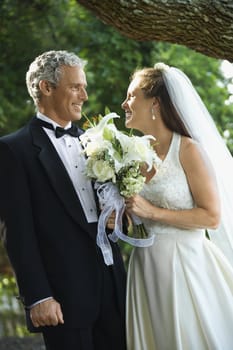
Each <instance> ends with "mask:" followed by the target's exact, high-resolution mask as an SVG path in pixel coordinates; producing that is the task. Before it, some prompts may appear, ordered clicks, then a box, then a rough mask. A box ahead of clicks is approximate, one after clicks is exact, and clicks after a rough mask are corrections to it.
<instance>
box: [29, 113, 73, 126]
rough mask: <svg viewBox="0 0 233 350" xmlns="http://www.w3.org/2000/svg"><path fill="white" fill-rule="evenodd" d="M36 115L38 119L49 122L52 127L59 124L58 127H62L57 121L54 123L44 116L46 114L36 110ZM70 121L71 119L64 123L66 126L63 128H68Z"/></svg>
mask: <svg viewBox="0 0 233 350" xmlns="http://www.w3.org/2000/svg"><path fill="white" fill-rule="evenodd" d="M36 117H37V118H38V119H41V120H44V121H45V122H47V123H50V124H52V125H53V127H54V129H56V127H57V126H59V127H60V128H62V126H61V125H59V124H58V123H56V122H55V121H54V120H53V119H51V118H49V117H46V115H44V114H42V113H41V112H39V111H37V113H36ZM71 125H72V123H71V121H70V122H69V123H68V124H67V125H66V127H65V128H64V129H69V128H70V127H71Z"/></svg>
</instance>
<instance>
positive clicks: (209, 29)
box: [77, 0, 233, 61]
mask: <svg viewBox="0 0 233 350" xmlns="http://www.w3.org/2000/svg"><path fill="white" fill-rule="evenodd" d="M77 2H78V3H80V4H81V5H83V6H84V7H86V8H87V9H89V10H91V11H92V12H93V13H94V14H95V15H96V16H97V17H99V18H100V19H101V20H102V21H103V22H104V23H106V24H108V25H112V26H113V27H115V28H116V29H117V30H118V31H119V32H120V33H121V34H123V35H124V36H126V37H129V38H131V39H134V40H138V41H165V42H169V43H175V44H179V45H184V46H187V47H189V48H191V49H193V50H195V51H198V52H200V53H202V54H204V55H207V56H210V57H215V58H220V59H227V60H229V61H233V49H232V39H233V0H212V1H211V0H128V1H127V0H77Z"/></svg>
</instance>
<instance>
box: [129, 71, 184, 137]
mask: <svg viewBox="0 0 233 350" xmlns="http://www.w3.org/2000/svg"><path fill="white" fill-rule="evenodd" d="M135 77H140V78H141V81H140V84H139V87H140V88H141V89H142V90H143V93H144V96H145V98H151V97H156V98H157V99H158V101H159V105H160V114H161V117H162V119H163V122H164V124H165V125H166V127H167V128H168V129H169V130H171V131H174V132H177V133H178V134H180V135H183V136H188V137H190V135H189V133H188V131H187V129H186V128H185V126H184V124H183V122H182V120H181V119H180V117H179V114H178V113H177V111H176V109H175V107H174V105H173V103H172V102H171V99H170V96H169V94H168V92H167V88H166V86H165V83H164V80H163V76H162V72H161V71H160V70H157V69H155V68H143V69H140V70H136V71H135V72H134V73H133V75H132V77H131V80H133V79H134V78H135Z"/></svg>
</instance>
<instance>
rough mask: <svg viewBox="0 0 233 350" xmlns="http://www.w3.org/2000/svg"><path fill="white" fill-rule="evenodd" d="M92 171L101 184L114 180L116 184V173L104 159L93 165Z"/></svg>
mask: <svg viewBox="0 0 233 350" xmlns="http://www.w3.org/2000/svg"><path fill="white" fill-rule="evenodd" d="M92 171H93V174H94V176H95V178H96V179H97V180H98V181H100V182H105V181H107V180H112V181H113V182H115V173H114V170H113V168H112V167H111V166H110V165H109V164H108V163H107V162H106V161H104V160H102V159H100V160H97V161H95V162H94V163H93V165H92Z"/></svg>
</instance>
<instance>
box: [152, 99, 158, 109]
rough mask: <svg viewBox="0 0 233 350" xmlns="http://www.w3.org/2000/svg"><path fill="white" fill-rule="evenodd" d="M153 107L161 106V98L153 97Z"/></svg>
mask: <svg viewBox="0 0 233 350" xmlns="http://www.w3.org/2000/svg"><path fill="white" fill-rule="evenodd" d="M153 107H156V108H157V107H159V100H158V99H157V98H156V97H153Z"/></svg>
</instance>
